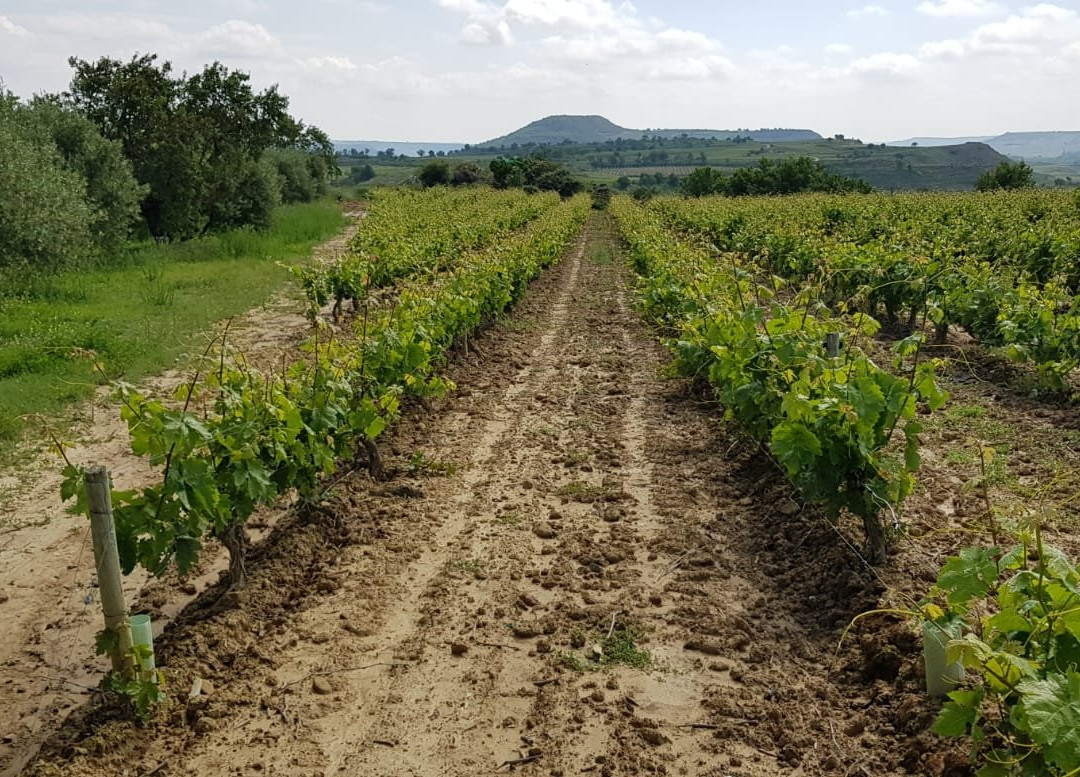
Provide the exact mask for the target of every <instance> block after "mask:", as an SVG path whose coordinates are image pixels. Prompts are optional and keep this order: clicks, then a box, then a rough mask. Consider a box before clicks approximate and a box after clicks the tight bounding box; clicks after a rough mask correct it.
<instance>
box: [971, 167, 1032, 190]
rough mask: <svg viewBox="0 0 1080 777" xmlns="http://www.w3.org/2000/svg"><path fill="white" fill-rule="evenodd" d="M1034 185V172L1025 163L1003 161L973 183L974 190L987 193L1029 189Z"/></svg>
mask: <svg viewBox="0 0 1080 777" xmlns="http://www.w3.org/2000/svg"><path fill="white" fill-rule="evenodd" d="M1034 185H1035V179H1034V171H1033V170H1032V169H1031V165H1029V164H1028V163H1027V162H1022V161H1021V162H1010V161H1008V160H1005V161H1004V162H1002V163H1001V164H999V165H998V166H997V167H995V168H994V169H993V170H987V171H986V172H985V173H983V174H982V175H980V176H979V178H978V180H977V181H975V190H976V191H980V192H989V191H993V190H994V189H1030V188H1031V187H1032V186H1034Z"/></svg>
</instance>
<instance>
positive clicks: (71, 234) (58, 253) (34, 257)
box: [0, 94, 97, 271]
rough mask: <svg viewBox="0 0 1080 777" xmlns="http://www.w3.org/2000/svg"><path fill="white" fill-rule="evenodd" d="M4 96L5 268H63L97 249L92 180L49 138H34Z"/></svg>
mask: <svg viewBox="0 0 1080 777" xmlns="http://www.w3.org/2000/svg"><path fill="white" fill-rule="evenodd" d="M16 109H17V108H16V105H15V103H14V100H12V99H7V98H5V96H4V95H2V94H0V148H2V149H3V154H4V163H3V164H2V165H0V268H3V269H19V270H20V271H22V270H23V269H29V270H46V271H53V270H58V269H60V268H62V267H64V266H66V265H72V264H78V263H82V262H85V261H86V260H88V259H90V258H91V257H92V256H93V255H94V254H95V253H96V250H97V245H96V243H95V241H94V236H93V232H92V230H91V225H92V224H93V223H94V221H95V212H94V208H93V207H92V205H91V204H90V200H89V197H88V195H87V188H86V180H85V179H84V178H83V177H82V176H81V175H79V174H78V173H77V172H75V171H74V170H71V169H69V168H68V167H67V165H66V164H65V162H64V159H63V157H62V156H61V154H60V151H59V150H58V149H57V148H56V146H55V145H53V143H51V142H50V141H49V140H48V139H47V138H42V137H35V136H33V135H31V134H30V133H29V132H28V131H27V129H26V128H25V127H24V126H21V125H20V123H19V122H18V121H17V117H16Z"/></svg>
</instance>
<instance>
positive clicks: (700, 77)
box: [649, 54, 737, 82]
mask: <svg viewBox="0 0 1080 777" xmlns="http://www.w3.org/2000/svg"><path fill="white" fill-rule="evenodd" d="M736 70H737V69H736V67H735V65H734V64H733V63H732V61H731V60H730V59H728V58H727V57H722V56H719V55H715V54H713V55H709V56H704V57H685V58H682V59H661V60H660V61H659V62H658V63H657V64H656V65H654V66H653V67H652V68H650V69H649V76H650V77H652V78H654V79H656V80H658V81H696V82H701V81H712V80H716V79H726V78H729V77H731V76H732V75H734V74H735V72H736Z"/></svg>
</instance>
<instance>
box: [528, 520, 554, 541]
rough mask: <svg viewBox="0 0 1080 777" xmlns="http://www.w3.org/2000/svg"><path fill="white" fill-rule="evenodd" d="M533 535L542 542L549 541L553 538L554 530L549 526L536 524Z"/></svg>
mask: <svg viewBox="0 0 1080 777" xmlns="http://www.w3.org/2000/svg"><path fill="white" fill-rule="evenodd" d="M533 534H535V535H536V536H537V537H539V538H540V539H542V540H550V539H554V538H555V528H554V527H553V526H551V524H545V523H538V524H536V525H535V526H533Z"/></svg>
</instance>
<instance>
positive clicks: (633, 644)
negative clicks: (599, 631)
mask: <svg viewBox="0 0 1080 777" xmlns="http://www.w3.org/2000/svg"><path fill="white" fill-rule="evenodd" d="M644 639H645V633H644V632H643V631H641V630H640V629H637V628H634V627H633V626H630V627H627V628H625V629H618V630H615V631H613V632H611V635H610V636H608V637H606V638H605V639H604V640H603V642H601V643H600V647H601V650H602V655H601V657H600V658H599V660H597V659H594V658H593V657H592V656H589V657H583V656H579V655H577V654H576V653H572V652H570V651H565V652H562V653H559V654H558V656H556V660H557V661H559V663H561V664H562V665H563V666H565V667H566V668H567V669H572V670H574V671H575V672H591V671H593V670H596V669H601V668H603V667H608V666H613V665H615V664H623V665H625V666H630V667H633V668H634V669H641V670H643V671H645V670H648V669H650V668H652V666H653V657H652V653H650V652H649V651H648V650H642V649H641V648H640V647H638V643H639V642H642V641H644ZM575 641H576V642H578V643H580V644H586V643H588V642H589V640H588V639H586V638H585V636H584V635H578V639H577V640H575Z"/></svg>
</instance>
